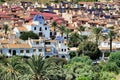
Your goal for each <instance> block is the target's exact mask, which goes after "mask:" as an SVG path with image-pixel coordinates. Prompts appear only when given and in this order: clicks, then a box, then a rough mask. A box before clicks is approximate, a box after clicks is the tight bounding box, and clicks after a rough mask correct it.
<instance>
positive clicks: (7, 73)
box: [0, 56, 29, 80]
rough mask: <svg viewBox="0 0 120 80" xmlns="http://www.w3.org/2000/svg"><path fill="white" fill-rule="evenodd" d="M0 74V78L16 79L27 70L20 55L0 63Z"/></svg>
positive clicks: (6, 79) (4, 79) (5, 79)
mask: <svg viewBox="0 0 120 80" xmlns="http://www.w3.org/2000/svg"><path fill="white" fill-rule="evenodd" d="M0 66H1V68H0V76H1V78H2V80H18V78H19V76H21V75H22V74H23V75H24V74H25V73H27V71H28V72H29V70H28V69H27V68H26V66H25V64H24V63H23V62H22V61H21V58H20V57H16V56H14V57H12V58H9V61H7V62H6V63H1V64H0Z"/></svg>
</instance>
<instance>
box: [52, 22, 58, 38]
mask: <svg viewBox="0 0 120 80" xmlns="http://www.w3.org/2000/svg"><path fill="white" fill-rule="evenodd" d="M52 27H54V38H55V33H56V27H57V23H56V22H55V21H53V22H52Z"/></svg>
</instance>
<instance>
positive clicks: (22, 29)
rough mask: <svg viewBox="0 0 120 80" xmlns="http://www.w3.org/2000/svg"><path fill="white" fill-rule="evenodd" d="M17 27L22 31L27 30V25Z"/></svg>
mask: <svg viewBox="0 0 120 80" xmlns="http://www.w3.org/2000/svg"><path fill="white" fill-rule="evenodd" d="M17 29H18V30H20V31H27V29H26V28H25V27H17Z"/></svg>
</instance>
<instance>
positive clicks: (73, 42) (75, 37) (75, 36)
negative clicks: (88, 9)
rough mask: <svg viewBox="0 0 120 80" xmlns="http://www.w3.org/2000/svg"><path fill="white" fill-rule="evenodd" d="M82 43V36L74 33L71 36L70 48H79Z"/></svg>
mask: <svg viewBox="0 0 120 80" xmlns="http://www.w3.org/2000/svg"><path fill="white" fill-rule="evenodd" d="M79 43H80V36H79V34H78V33H77V32H74V33H72V34H71V35H70V38H69V46H70V47H77V46H78V45H79Z"/></svg>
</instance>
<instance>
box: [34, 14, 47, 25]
mask: <svg viewBox="0 0 120 80" xmlns="http://www.w3.org/2000/svg"><path fill="white" fill-rule="evenodd" d="M33 22H38V23H39V24H45V20H44V17H43V16H42V15H40V14H37V15H35V16H34V18H33Z"/></svg>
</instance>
